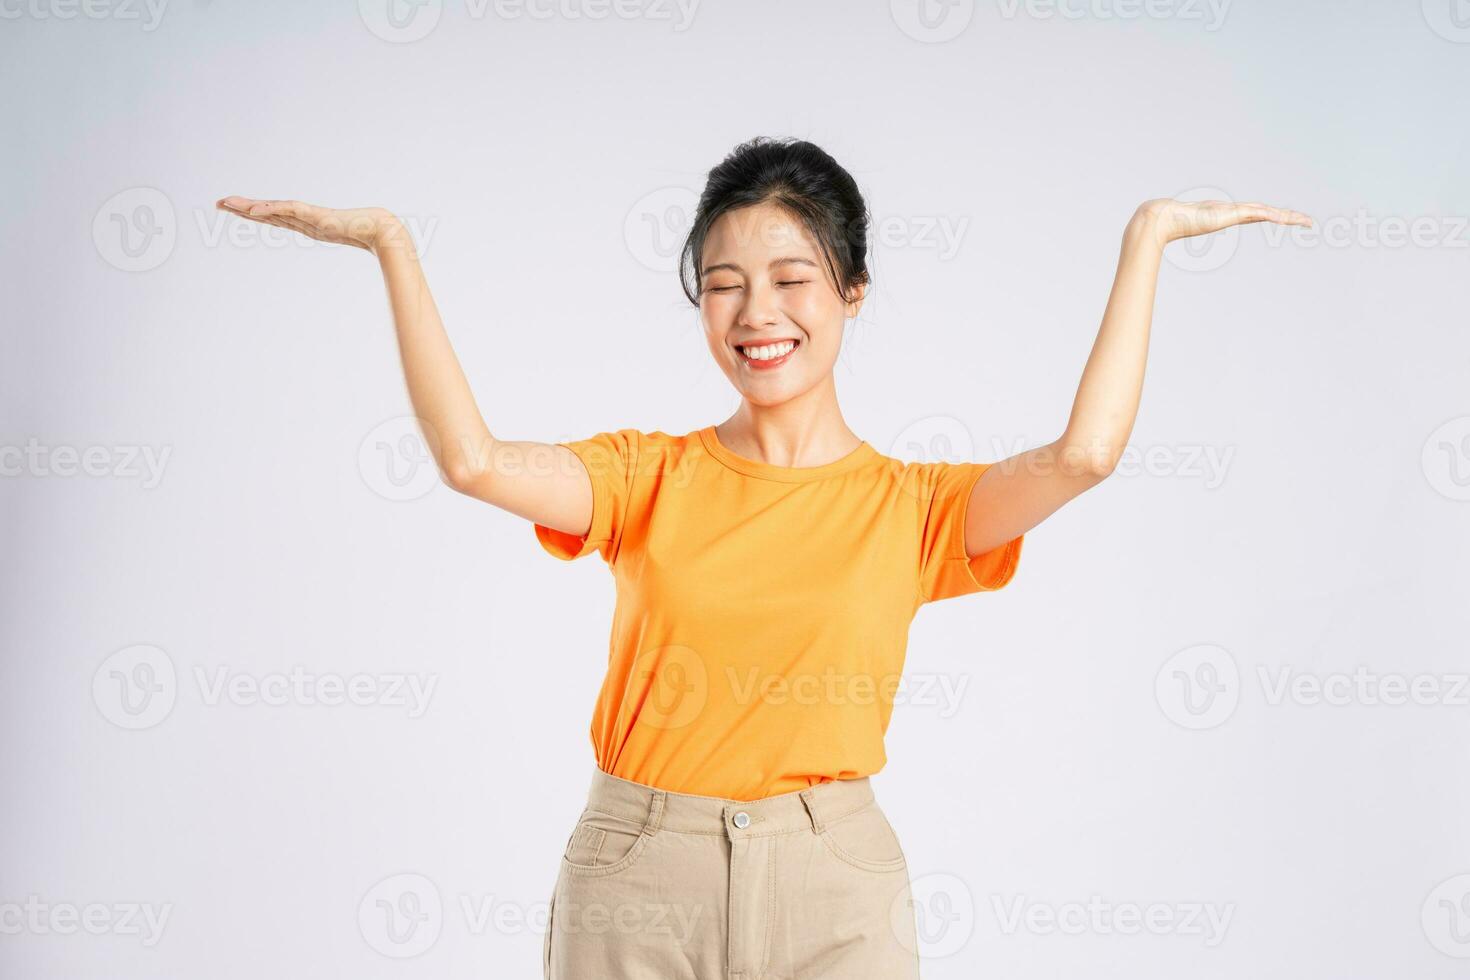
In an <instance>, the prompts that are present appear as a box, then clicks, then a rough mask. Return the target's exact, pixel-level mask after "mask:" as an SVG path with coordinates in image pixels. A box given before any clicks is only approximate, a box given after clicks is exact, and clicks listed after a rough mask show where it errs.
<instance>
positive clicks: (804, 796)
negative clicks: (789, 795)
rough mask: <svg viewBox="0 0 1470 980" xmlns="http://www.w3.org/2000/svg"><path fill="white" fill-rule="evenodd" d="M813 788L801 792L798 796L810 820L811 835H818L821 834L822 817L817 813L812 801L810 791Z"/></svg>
mask: <svg viewBox="0 0 1470 980" xmlns="http://www.w3.org/2000/svg"><path fill="white" fill-rule="evenodd" d="M814 788H815V787H808V788H806V789H804V790H802V791H801V793H800V796H801V802H802V804H803V805H805V806H806V812H807V815H808V816H809V817H811V818H812V833H814V834H820V833H821V832H822V816H821V814H820V813H818V812H817V804H816V802H815V801H814V800H813V799H812V795H813V794H812V789H814Z"/></svg>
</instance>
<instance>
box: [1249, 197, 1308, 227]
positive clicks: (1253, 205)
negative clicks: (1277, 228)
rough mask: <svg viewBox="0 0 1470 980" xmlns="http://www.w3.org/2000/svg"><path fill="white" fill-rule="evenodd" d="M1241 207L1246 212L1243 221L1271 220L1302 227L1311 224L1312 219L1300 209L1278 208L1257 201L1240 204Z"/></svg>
mask: <svg viewBox="0 0 1470 980" xmlns="http://www.w3.org/2000/svg"><path fill="white" fill-rule="evenodd" d="M1241 208H1242V209H1245V211H1246V214H1247V217H1246V218H1245V219H1244V221H1272V222H1275V223H1276V224H1280V225H1301V226H1303V227H1309V226H1310V225H1311V224H1312V219H1311V218H1310V217H1309V216H1307V215H1305V214H1303V213H1302V212H1300V211H1292V210H1291V209H1289V208H1278V207H1275V206H1274V205H1270V204H1262V203H1261V202H1259V201H1251V202H1248V203H1246V204H1242V205H1241Z"/></svg>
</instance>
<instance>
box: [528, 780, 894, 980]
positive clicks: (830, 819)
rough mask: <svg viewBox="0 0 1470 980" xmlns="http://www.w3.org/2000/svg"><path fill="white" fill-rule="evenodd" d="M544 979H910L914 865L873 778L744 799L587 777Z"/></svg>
mask: <svg viewBox="0 0 1470 980" xmlns="http://www.w3.org/2000/svg"><path fill="white" fill-rule="evenodd" d="M543 958H544V966H545V975H546V978H547V980H819V978H823V980H878V978H882V980H915V978H917V977H918V975H919V956H918V946H917V942H916V939H915V929H914V912H913V908H912V906H911V902H910V894H909V880H908V866H907V864H906V863H905V861H904V855H903V851H902V850H901V849H900V847H899V843H898V838H897V837H896V836H895V835H894V832H893V829H892V827H890V826H889V824H888V820H887V819H886V818H885V817H884V816H883V812H882V811H881V810H880V809H879V808H878V804H877V802H876V801H875V800H874V798H873V790H872V787H871V786H870V785H869V782H868V780H867V779H853V780H838V781H836V782H831V783H822V784H820V785H817V786H813V787H811V788H810V789H806V790H801V791H799V792H793V793H783V794H781V795H779V796H771V797H767V798H766V799H763V800H755V801H752V802H740V801H737V800H724V799H717V798H715V797H709V796H690V795H687V794H683V793H669V792H665V791H663V790H659V789H654V788H653V787H651V786H644V785H643V784H641V783H635V782H630V781H628V780H626V779H620V778H618V777H616V776H611V775H608V774H607V773H605V772H603V771H601V770H600V769H599V770H597V771H596V773H595V774H594V776H593V780H592V790H591V793H590V794H589V795H588V800H587V807H586V809H585V810H583V811H582V815H581V816H580V817H579V818H578V820H577V824H576V826H575V827H574V828H573V830H572V834H571V837H570V838H569V839H568V841H567V846H566V852H565V854H564V855H563V857H562V861H561V870H560V873H559V874H558V875H557V879H556V887H555V889H554V891H553V892H552V898H551V911H550V914H549V917H548V922H547V928H546V941H545V947H544V956H543Z"/></svg>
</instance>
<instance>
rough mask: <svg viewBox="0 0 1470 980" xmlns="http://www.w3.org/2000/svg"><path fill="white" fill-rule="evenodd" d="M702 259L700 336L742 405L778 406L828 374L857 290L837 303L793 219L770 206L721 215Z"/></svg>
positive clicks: (858, 298) (857, 303) (857, 302)
mask: <svg viewBox="0 0 1470 980" xmlns="http://www.w3.org/2000/svg"><path fill="white" fill-rule="evenodd" d="M701 261H702V265H703V291H702V292H701V294H700V297H699V312H700V317H701V318H702V319H703V321H704V333H705V339H706V340H707V341H708V342H709V348H710V353H712V354H713V355H714V357H715V361H716V363H718V364H719V365H720V370H722V371H724V372H725V377H727V378H729V379H730V383H731V384H733V385H734V386H735V389H736V390H737V391H739V392H740V394H741V395H742V396H744V398H745V399H746V400H747V401H749V402H751V403H753V404H756V405H776V404H780V403H781V402H784V401H788V400H789V399H791V398H794V397H796V396H797V395H800V394H803V393H804V392H806V391H809V390H810V389H811V388H813V387H814V386H816V385H817V384H819V383H820V382H822V381H823V380H825V379H826V378H827V377H829V376H830V375H831V373H832V365H833V364H835V363H836V362H837V353H838V351H839V350H840V349H841V347H842V323H843V320H844V318H847V317H853V316H856V315H857V311H858V308H859V307H861V306H862V296H863V292H864V290H863V288H862V287H861V286H858V287H856V288H855V289H854V290H853V293H852V295H853V299H852V302H847V303H844V302H843V300H842V298H841V297H840V296H838V295H837V288H836V286H835V284H834V283H833V282H832V280H831V277H830V275H829V274H828V272H827V267H826V263H825V262H824V261H823V260H822V255H821V252H820V251H819V250H818V248H817V243H816V242H815V241H814V240H813V239H812V238H811V236H810V235H809V234H808V233H807V230H806V228H805V226H803V225H802V223H801V221H800V220H798V219H796V218H794V217H793V216H792V215H790V214H789V213H788V212H787V211H786V210H785V209H783V208H781V207H778V206H776V205H774V204H757V205H752V206H750V207H746V208H741V209H739V210H736V211H727V212H725V213H724V214H722V215H721V216H720V217H719V218H718V219H716V221H715V223H714V224H713V225H712V226H711V227H710V230H709V234H708V235H707V236H706V237H705V241H704V255H703V256H702V257H701ZM791 341H794V342H795V347H794V348H793V349H791V350H790V351H789V353H785V354H783V353H782V351H785V350H787V349H788V348H791V346H792V345H791V343H790V342H791ZM783 342H784V343H783ZM747 352H753V353H754V354H755V357H750V356H748V353H747Z"/></svg>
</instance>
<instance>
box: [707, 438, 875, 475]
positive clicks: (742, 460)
mask: <svg viewBox="0 0 1470 980" xmlns="http://www.w3.org/2000/svg"><path fill="white" fill-rule="evenodd" d="M699 441H700V442H702V443H703V444H704V448H705V449H706V450H707V451H708V452H709V454H710V455H711V456H713V457H714V458H715V459H717V460H719V461H720V462H721V463H724V464H725V465H726V466H728V467H729V468H730V469H732V470H734V471H735V472H737V473H743V474H745V475H746V476H754V477H759V478H760V479H762V480H778V481H780V482H782V483H806V482H808V481H811V480H821V479H824V478H826V477H829V476H835V475H837V474H838V473H846V472H847V471H849V470H853V469H856V468H857V467H859V466H862V465H863V464H864V463H866V462H868V461H869V460H871V459H873V458H874V457H875V456H877V455H878V451H877V450H876V449H874V448H873V447H872V446H871V445H869V443H868V440H866V439H864V440H863V441H862V442H860V443H858V445H857V448H856V449H854V450H853V451H852V452H850V453H848V454H847V455H846V456H843V457H842V458H841V459H834V460H833V461H832V462H830V463H823V464H822V465H820V466H777V465H775V464H774V463H766V462H763V461H761V460H758V459H750V458H748V457H745V456H741V455H739V454H737V453H735V452H734V451H733V450H731V449H729V448H727V447H726V446H725V444H724V443H722V442H720V437H719V434H718V433H716V432H715V427H714V426H713V425H707V426H705V427H704V428H702V429H700V430H699Z"/></svg>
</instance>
